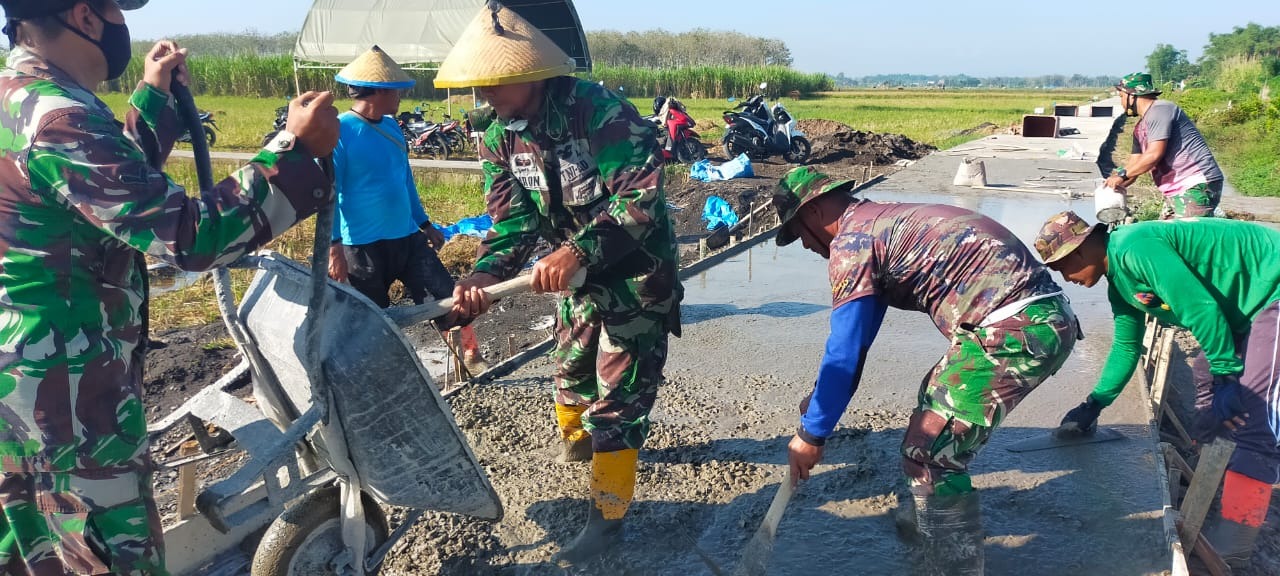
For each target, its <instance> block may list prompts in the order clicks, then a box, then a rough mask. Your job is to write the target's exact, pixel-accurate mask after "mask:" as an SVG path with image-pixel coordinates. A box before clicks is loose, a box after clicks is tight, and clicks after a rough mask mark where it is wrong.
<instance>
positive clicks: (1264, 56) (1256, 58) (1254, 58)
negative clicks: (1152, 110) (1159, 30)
mask: <svg viewBox="0 0 1280 576" xmlns="http://www.w3.org/2000/svg"><path fill="white" fill-rule="evenodd" d="M1242 69H1247V71H1245V72H1243V73H1244V74H1246V75H1252V76H1257V78H1254V79H1253V80H1254V82H1255V83H1258V80H1262V79H1266V78H1272V77H1275V76H1280V26H1261V25H1259V24H1256V23H1253V22H1250V23H1249V24H1247V25H1245V26H1236V27H1235V28H1234V29H1233V30H1232V31H1231V32H1227V33H1225V34H1209V43H1208V44H1206V45H1205V47H1204V54H1202V55H1201V56H1200V58H1198V59H1197V60H1196V61H1195V62H1191V60H1190V59H1188V58H1187V51H1186V50H1179V49H1178V48H1176V47H1175V46H1173V45H1172V44H1156V47H1155V50H1152V52H1151V54H1148V55H1147V71H1148V72H1150V73H1151V76H1152V78H1153V79H1154V80H1155V81H1156V83H1157V84H1162V85H1163V84H1180V83H1181V82H1183V81H1188V82H1191V83H1193V85H1198V86H1200V87H1213V86H1214V85H1215V83H1217V82H1219V81H1221V80H1229V81H1230V80H1231V79H1230V78H1227V77H1229V76H1232V75H1239V74H1241V73H1242ZM1246 80H1247V79H1246ZM1197 82H1198V84H1195V83H1197ZM1259 87H1260V86H1259ZM1221 88H1227V91H1229V92H1230V91H1233V90H1231V89H1230V88H1233V87H1232V86H1227V87H1221Z"/></svg>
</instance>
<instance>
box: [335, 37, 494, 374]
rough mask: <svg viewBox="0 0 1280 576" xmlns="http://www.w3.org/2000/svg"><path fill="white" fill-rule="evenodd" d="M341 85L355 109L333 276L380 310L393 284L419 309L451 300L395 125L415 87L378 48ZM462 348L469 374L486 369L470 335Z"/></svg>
mask: <svg viewBox="0 0 1280 576" xmlns="http://www.w3.org/2000/svg"><path fill="white" fill-rule="evenodd" d="M336 80H337V81H338V82H341V83H343V84H346V85H347V86H348V92H349V93H350V95H351V97H352V98H354V99H355V103H354V104H353V105H352V106H351V111H350V112H347V113H346V114H343V115H341V116H340V117H339V121H340V122H341V135H340V137H339V139H338V147H337V148H336V149H334V151H333V167H334V185H335V187H336V188H337V192H338V202H337V209H336V210H334V218H333V236H332V238H333V243H332V244H331V245H330V248H329V276H330V277H332V278H333V279H334V280H337V281H339V282H348V283H350V284H351V287H352V288H355V289H356V290H359V291H360V293H361V294H364V295H365V296H366V297H368V298H369V299H370V300H372V301H373V302H374V303H375V304H377V305H378V306H381V307H383V308H386V307H388V306H390V305H391V298H390V296H389V295H388V291H389V290H390V288H391V284H392V283H393V282H395V281H396V280H399V281H400V283H401V284H403V285H404V288H405V292H407V293H408V295H409V298H411V299H412V300H413V302H414V303H415V304H422V303H423V302H425V301H427V299H429V298H434V299H437V300H439V299H442V298H449V297H451V296H453V286H454V280H453V277H452V276H451V275H450V274H449V271H448V270H447V269H445V267H444V264H442V263H441V262H440V257H439V256H438V255H436V251H435V248H439V247H440V246H442V245H443V244H444V235H443V234H441V233H440V231H439V230H437V229H436V228H435V226H434V225H433V224H432V223H431V219H430V218H429V217H427V212H426V210H424V209H423V208H422V199H421V198H419V197H418V186H417V184H416V183H415V182H414V181H413V170H412V169H411V168H410V167H409V152H408V150H409V149H408V145H407V144H406V143H405V140H404V135H403V133H402V132H401V131H400V126H399V125H398V124H397V123H396V121H395V119H394V118H392V115H394V114H395V113H396V111H397V110H398V109H399V107H400V91H401V90H404V89H408V88H411V87H413V85H414V80H413V79H412V78H410V77H409V75H408V74H405V72H404V70H402V69H401V68H400V66H399V65H397V64H396V63H395V61H394V60H392V59H391V58H390V57H388V56H387V55H386V53H384V52H383V51H382V50H381V49H380V48H378V47H377V46H374V47H373V48H372V49H371V50H369V51H368V52H365V53H364V55H362V56H361V57H360V58H357V59H356V60H355V61H353V62H352V63H351V64H349V65H348V66H347V67H346V68H343V70H342V71H341V72H339V73H338V75H337V78H336ZM433 246H434V248H433ZM462 348H463V350H462V352H463V362H464V364H465V365H466V368H467V371H468V372H470V373H471V374H473V375H475V374H479V373H481V372H483V371H485V370H487V369H488V366H487V365H486V364H485V362H484V358H483V357H482V356H481V355H480V349H479V344H478V343H477V342H476V337H475V332H474V331H473V329H472V328H471V327H465V328H463V329H462Z"/></svg>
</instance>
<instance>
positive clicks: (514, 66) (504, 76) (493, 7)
mask: <svg viewBox="0 0 1280 576" xmlns="http://www.w3.org/2000/svg"><path fill="white" fill-rule="evenodd" d="M574 68H575V65H574V62H573V58H570V57H569V55H568V54H566V53H565V52H564V50H561V49H560V47H559V46H556V43H555V42H552V41H551V39H550V38H548V37H547V35H546V34H543V33H542V31H541V30H538V29H537V28H534V27H533V25H532V24H529V22H528V21H527V20H525V19H524V18H522V17H520V15H519V14H516V13H515V12H514V11H512V10H510V9H504V8H503V7H502V5H501V4H499V3H498V2H489V5H488V6H486V7H484V8H482V9H481V10H480V13H479V14H476V17H475V19H474V20H472V21H471V24H470V25H469V26H467V29H466V30H465V31H463V33H462V37H460V38H458V43H457V44H455V45H454V46H453V50H451V51H450V52H449V56H448V57H447V58H445V59H444V63H443V64H441V65H440V71H439V72H438V73H437V74H436V88H475V87H483V86H504V85H508V84H521V83H524V82H536V81H538V80H546V79H548V78H554V77H556V76H563V75H565V74H569V73H571V72H573V70H574Z"/></svg>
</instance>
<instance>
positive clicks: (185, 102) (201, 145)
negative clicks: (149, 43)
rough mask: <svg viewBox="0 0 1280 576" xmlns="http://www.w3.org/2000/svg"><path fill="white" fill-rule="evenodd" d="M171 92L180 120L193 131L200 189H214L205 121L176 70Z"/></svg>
mask: <svg viewBox="0 0 1280 576" xmlns="http://www.w3.org/2000/svg"><path fill="white" fill-rule="evenodd" d="M169 92H170V93H172V94H173V99H174V101H175V103H176V104H177V107H178V120H180V121H181V122H182V123H183V124H186V125H187V130H189V131H190V132H191V151H192V153H193V154H195V157H196V176H197V177H198V179H199V182H200V191H201V192H208V191H210V190H213V162H212V161H211V160H210V159H209V141H208V140H205V135H204V122H201V121H200V110H199V109H197V108H196V99H195V98H194V97H193V96H192V95H191V89H190V88H188V87H187V86H186V85H185V84H183V83H181V82H178V73H177V71H174V74H173V80H172V81H171V82H170V83H169Z"/></svg>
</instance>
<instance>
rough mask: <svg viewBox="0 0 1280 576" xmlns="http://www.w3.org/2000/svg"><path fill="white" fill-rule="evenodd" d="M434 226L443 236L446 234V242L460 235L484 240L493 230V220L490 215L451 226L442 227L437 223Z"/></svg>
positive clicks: (471, 218) (464, 219)
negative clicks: (490, 230)
mask: <svg viewBox="0 0 1280 576" xmlns="http://www.w3.org/2000/svg"><path fill="white" fill-rule="evenodd" d="M433 225H434V226H435V227H436V229H438V230H440V232H441V233H442V234H444V239H445V240H448V239H450V238H453V237H454V236H457V235H458V234H464V235H466V236H475V237H476V238H484V236H485V234H488V233H489V229H490V228H493V219H492V218H490V217H489V215H488V214H481V215H479V216H472V217H470V218H463V219H462V220H459V221H458V222H457V223H456V224H453V225H451V226H441V225H439V224H435V223H433Z"/></svg>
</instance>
